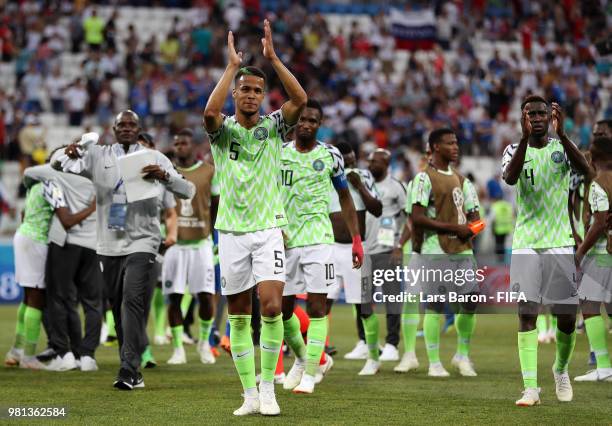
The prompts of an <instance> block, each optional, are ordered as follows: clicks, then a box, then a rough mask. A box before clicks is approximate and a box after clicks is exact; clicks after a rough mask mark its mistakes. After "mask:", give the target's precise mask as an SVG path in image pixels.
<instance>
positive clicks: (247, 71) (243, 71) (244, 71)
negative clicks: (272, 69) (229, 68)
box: [234, 66, 266, 85]
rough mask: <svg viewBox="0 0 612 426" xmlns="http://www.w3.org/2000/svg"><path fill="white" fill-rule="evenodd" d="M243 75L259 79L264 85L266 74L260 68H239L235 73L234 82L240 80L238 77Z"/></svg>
mask: <svg viewBox="0 0 612 426" xmlns="http://www.w3.org/2000/svg"><path fill="white" fill-rule="evenodd" d="M243 75H254V76H255V77H261V78H263V80H264V85H265V84H266V74H265V73H264V72H263V71H262V70H261V68H257V67H254V66H248V67H242V68H240V69H239V70H238V72H237V73H236V77H234V82H237V81H238V80H240V77H242V76H243Z"/></svg>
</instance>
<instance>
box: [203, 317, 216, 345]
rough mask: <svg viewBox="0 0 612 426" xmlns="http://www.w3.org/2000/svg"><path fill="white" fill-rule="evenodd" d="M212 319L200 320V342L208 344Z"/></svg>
mask: <svg viewBox="0 0 612 426" xmlns="http://www.w3.org/2000/svg"><path fill="white" fill-rule="evenodd" d="M212 323H213V319H212V318H211V319H207V320H203V319H202V318H200V342H208V338H209V337H210V329H211V328H212Z"/></svg>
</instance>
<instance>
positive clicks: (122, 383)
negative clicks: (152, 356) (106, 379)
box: [113, 368, 134, 390]
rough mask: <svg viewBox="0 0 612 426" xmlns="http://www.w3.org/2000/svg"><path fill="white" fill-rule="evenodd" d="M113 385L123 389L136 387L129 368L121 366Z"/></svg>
mask: <svg viewBox="0 0 612 426" xmlns="http://www.w3.org/2000/svg"><path fill="white" fill-rule="evenodd" d="M113 386H114V387H116V388H117V389H121V390H132V389H134V376H133V375H132V373H130V371H129V370H127V369H125V368H120V369H119V373H118V374H117V378H116V379H115V383H113Z"/></svg>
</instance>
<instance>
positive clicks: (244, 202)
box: [208, 109, 291, 232]
mask: <svg viewBox="0 0 612 426" xmlns="http://www.w3.org/2000/svg"><path fill="white" fill-rule="evenodd" d="M290 130H291V127H290V126H289V125H287V124H286V123H285V120H284V119H283V114H282V112H281V110H280V109H279V110H276V111H274V112H273V113H271V114H269V115H265V116H262V117H260V119H259V122H258V123H257V124H256V125H255V126H253V127H252V128H250V129H246V128H244V127H242V126H241V125H240V124H239V123H238V122H237V121H236V117H235V116H231V117H223V124H222V125H221V127H219V129H217V130H216V131H214V132H212V133H209V134H208V137H209V139H210V143H211V147H212V154H213V158H214V160H215V174H216V175H217V178H218V183H219V192H220V194H221V195H220V198H219V211H218V213H217V222H216V225H215V227H216V228H217V229H218V230H220V231H226V232H254V231H260V230H263V229H268V228H275V227H280V226H284V225H286V224H287V220H286V218H285V211H284V209H283V201H282V199H281V194H280V189H279V186H278V174H279V170H280V159H281V149H282V146H283V141H284V139H285V138H286V136H287V133H288V132H289V131H290Z"/></svg>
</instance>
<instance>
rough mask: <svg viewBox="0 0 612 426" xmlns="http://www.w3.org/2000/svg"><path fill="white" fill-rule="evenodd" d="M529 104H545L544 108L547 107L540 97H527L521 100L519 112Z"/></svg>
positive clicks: (544, 100)
mask: <svg viewBox="0 0 612 426" xmlns="http://www.w3.org/2000/svg"><path fill="white" fill-rule="evenodd" d="M531 102H542V103H544V104H546V106H548V101H547V100H546V99H544V98H543V97H542V96H540V95H529V96H527V97H526V98H525V99H523V102H522V103H521V111H522V110H523V109H524V108H525V107H526V106H527V104H530V103H531Z"/></svg>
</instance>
